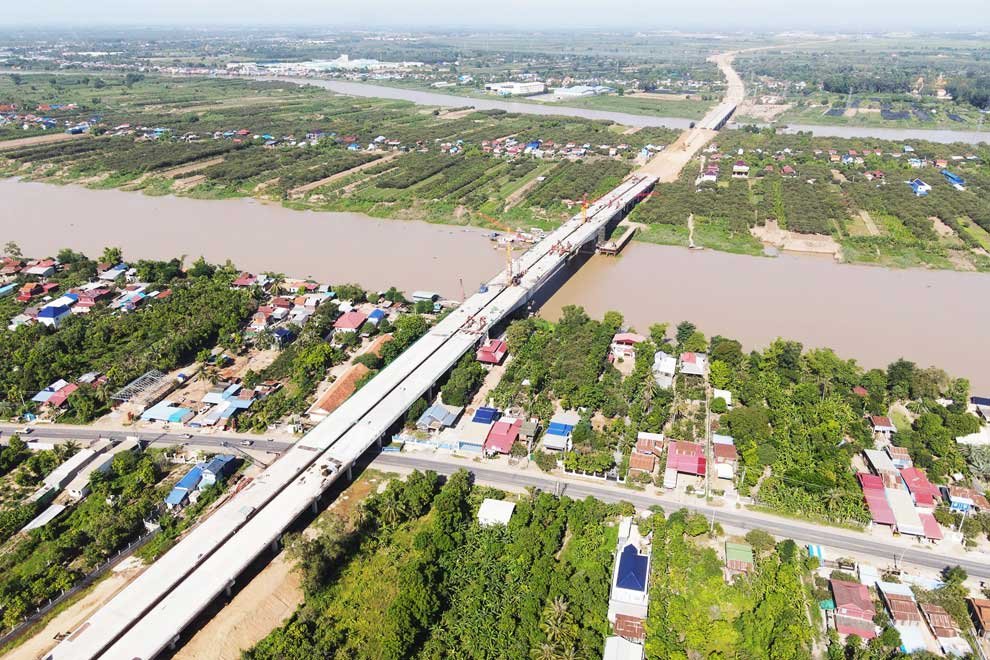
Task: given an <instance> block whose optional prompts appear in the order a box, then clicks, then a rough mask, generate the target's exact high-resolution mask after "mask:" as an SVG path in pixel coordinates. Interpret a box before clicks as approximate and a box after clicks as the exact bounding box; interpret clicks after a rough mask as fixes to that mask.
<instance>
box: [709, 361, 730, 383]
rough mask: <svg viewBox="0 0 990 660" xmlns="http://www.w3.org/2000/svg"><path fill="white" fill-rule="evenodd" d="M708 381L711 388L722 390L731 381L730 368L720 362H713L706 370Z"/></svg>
mask: <svg viewBox="0 0 990 660" xmlns="http://www.w3.org/2000/svg"><path fill="white" fill-rule="evenodd" d="M708 380H709V382H710V383H711V384H712V387H715V388H718V389H720V390H724V389H726V388H728V387H729V383H730V382H731V381H732V367H730V366H729V365H728V364H727V363H726V362H723V361H722V360H715V361H713V362H712V363H711V366H710V367H709V368H708Z"/></svg>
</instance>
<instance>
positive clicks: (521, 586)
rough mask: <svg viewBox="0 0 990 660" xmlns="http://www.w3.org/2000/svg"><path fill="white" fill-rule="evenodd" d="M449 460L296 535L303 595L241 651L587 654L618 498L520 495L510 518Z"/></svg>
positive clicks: (597, 619) (603, 592) (274, 654)
mask: <svg viewBox="0 0 990 660" xmlns="http://www.w3.org/2000/svg"><path fill="white" fill-rule="evenodd" d="M490 496H496V497H500V496H501V495H500V494H499V493H498V492H497V491H490V490H488V489H484V488H480V487H472V485H471V483H470V480H469V477H468V474H467V473H466V472H463V471H461V472H458V473H456V474H454V475H453V476H451V477H450V478H449V479H448V480H447V482H446V483H445V484H444V485H443V487H442V488H441V487H440V484H439V480H438V479H437V477H436V475H434V474H432V473H427V474H425V475H424V474H420V473H414V474H413V475H412V476H411V477H410V478H409V479H408V480H407V481H406V482H398V481H392V482H390V483H389V485H388V487H387V488H386V489H385V490H384V491H382V492H380V493H377V494H375V495H372V496H371V497H369V498H368V499H367V500H366V501H365V502H364V503H363V505H362V507H361V510H360V512H359V513H358V514H354V516H353V517H352V518H348V519H340V518H336V519H334V520H332V521H331V522H330V523H329V524H327V525H325V526H324V527H323V529H322V532H321V534H320V536H318V537H317V538H315V539H313V540H309V541H300V542H298V545H297V546H296V548H295V553H296V555H297V556H298V557H299V558H300V562H301V568H302V571H303V584H304V587H305V590H306V603H305V604H304V605H303V606H302V607H301V608H300V610H299V611H298V612H297V613H296V615H295V616H294V617H293V618H292V619H291V620H290V622H289V623H288V624H286V625H285V626H283V627H282V628H280V629H278V630H276V631H275V632H274V633H272V634H271V635H269V636H268V637H267V638H266V639H265V640H263V641H262V642H261V643H259V644H258V645H257V646H256V647H255V648H254V649H252V650H251V651H249V652H248V653H247V654H246V657H247V658H252V659H253V660H261V659H263V658H312V657H325V658H407V657H420V658H441V657H449V656H450V654H451V653H454V654H456V655H457V656H458V657H472V658H529V657H532V656H533V654H536V653H542V654H543V655H542V656H541V657H562V656H567V654H571V656H567V657H594V656H595V655H596V654H600V653H601V644H602V639H603V636H604V635H605V633H606V631H607V628H608V622H607V620H606V617H605V615H606V609H607V603H608V588H609V580H610V577H611V559H612V554H613V550H614V543H615V536H614V532H611V531H610V530H609V529H608V528H607V527H606V526H605V524H606V523H607V522H608V521H609V520H611V519H612V518H613V516H614V515H615V514H616V513H617V512H618V511H619V509H620V508H622V507H610V506H607V505H605V504H602V503H600V502H597V501H594V500H590V499H589V500H585V501H580V502H579V501H572V500H570V499H568V498H561V499H557V498H554V497H552V496H550V495H547V494H539V495H536V496H534V497H533V498H524V499H523V500H522V501H520V502H519V503H518V504H517V506H516V510H515V513H514V514H513V517H512V520H511V522H510V523H509V526H508V527H507V528H503V527H489V528H482V527H479V526H478V524H477V523H476V522H475V512H476V510H477V507H478V505H479V504H480V501H481V499H482V498H484V497H490Z"/></svg>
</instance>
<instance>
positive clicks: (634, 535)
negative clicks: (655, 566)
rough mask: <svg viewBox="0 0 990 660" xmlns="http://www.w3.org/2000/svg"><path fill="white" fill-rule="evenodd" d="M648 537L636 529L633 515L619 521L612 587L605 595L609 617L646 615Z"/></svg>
mask: <svg viewBox="0 0 990 660" xmlns="http://www.w3.org/2000/svg"><path fill="white" fill-rule="evenodd" d="M649 582H650V539H649V537H647V536H642V535H641V534H640V533H639V527H638V526H637V525H636V524H635V522H634V521H633V519H632V517H625V518H623V519H622V520H621V521H619V542H618V546H617V547H616V556H615V567H614V569H613V570H612V589H611V592H610V593H609V599H608V620H609V621H610V622H611V623H612V624H615V623H616V619H617V618H619V617H622V618H624V619H630V618H632V619H640V620H643V619H646V614H647V610H648V609H649V602H650V590H649V586H650V585H649Z"/></svg>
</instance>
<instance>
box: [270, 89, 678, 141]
mask: <svg viewBox="0 0 990 660" xmlns="http://www.w3.org/2000/svg"><path fill="white" fill-rule="evenodd" d="M269 80H281V81H284V82H291V83H297V84H299V85H313V86H314V87H322V88H324V89H329V90H330V91H332V92H336V93H338V94H346V95H348V96H362V97H371V98H379V99H396V100H401V101H411V102H412V103H416V104H418V105H435V106H440V107H442V108H465V107H467V106H474V107H475V108H476V109H478V110H505V111H506V112H518V113H519V114H524V115H563V116H566V117H582V118H584V119H607V120H609V121H613V122H615V123H617V124H622V125H624V126H639V127H647V126H663V127H665V128H676V129H684V128H688V127H689V126H690V125H691V122H692V121H693V120H691V119H685V118H683V117H659V116H654V115H634V114H630V113H628V112H611V111H608V110H589V109H587V108H571V107H568V106H566V105H556V104H554V105H543V104H538V103H526V102H519V101H502V100H499V99H494V98H492V99H479V98H474V97H470V96H453V95H451V94H440V93H437V92H425V91H421V90H418V89H405V88H402V87H388V86H385V85H370V84H368V83H356V82H348V81H344V80H324V79H322V78H282V77H278V78H269Z"/></svg>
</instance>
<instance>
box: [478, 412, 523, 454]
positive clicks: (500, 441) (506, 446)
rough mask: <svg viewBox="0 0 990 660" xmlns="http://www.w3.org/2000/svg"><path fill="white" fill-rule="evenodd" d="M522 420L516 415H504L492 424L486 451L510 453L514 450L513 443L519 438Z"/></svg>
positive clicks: (490, 452) (488, 452) (486, 441)
mask: <svg viewBox="0 0 990 660" xmlns="http://www.w3.org/2000/svg"><path fill="white" fill-rule="evenodd" d="M521 426H522V420H521V419H517V418H515V417H503V418H502V419H500V420H498V421H497V422H495V423H494V424H493V425H492V428H491V430H489V431H488V437H487V438H485V453H486V454H488V455H493V454H508V453H510V452H511V451H512V445H514V444H515V442H516V440H517V439H518V438H519V427H521Z"/></svg>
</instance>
